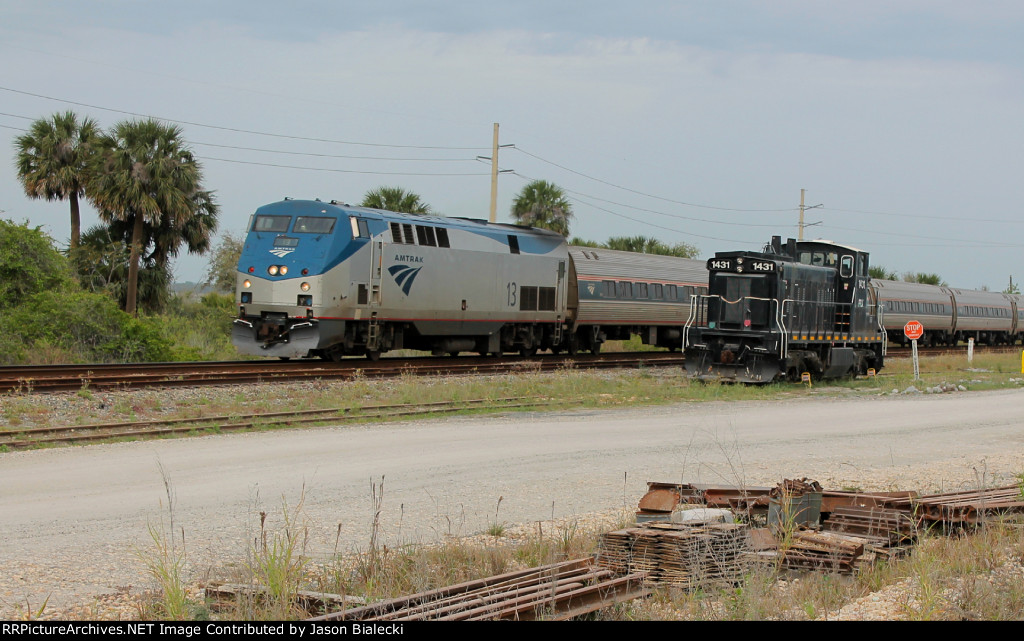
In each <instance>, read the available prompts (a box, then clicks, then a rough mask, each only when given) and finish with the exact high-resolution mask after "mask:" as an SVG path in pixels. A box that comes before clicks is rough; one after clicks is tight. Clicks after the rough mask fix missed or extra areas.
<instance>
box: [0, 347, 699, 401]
mask: <svg viewBox="0 0 1024 641" xmlns="http://www.w3.org/2000/svg"><path fill="white" fill-rule="evenodd" d="M682 364H683V357H682V355H680V354H673V353H666V352H640V353H621V354H601V355H589V354H588V355H578V356H574V357H564V356H554V355H552V356H547V355H545V356H541V357H533V358H522V357H514V358H504V359H498V358H490V357H488V358H475V359H470V358H465V359H460V358H411V359H384V360H381V361H377V362H370V361H362V360H355V359H353V360H347V361H342V362H340V363H327V362H323V361H228V362H216V363H214V362H204V363H134V364H127V365H113V364H93V365H70V366H53V365H40V366H19V367H0V393H3V392H33V393H34V392H60V391H65V392H66V391H75V390H79V389H83V388H85V389H104V390H106V389H125V390H126V389H138V388H143V387H188V386H196V385H238V384H247V383H262V382H289V381H302V380H312V379H323V380H329V379H341V380H346V379H353V378H359V377H365V378H390V377H396V376H401V375H417V376H436V375H444V374H449V375H451V374H493V373H509V372H513V373H514V372H519V371H552V370H558V369H563V368H567V367H569V368H576V369H598V368H616V367H637V366H640V365H643V366H648V367H673V366H681V365H682Z"/></svg>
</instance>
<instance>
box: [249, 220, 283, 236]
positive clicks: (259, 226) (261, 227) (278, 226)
mask: <svg viewBox="0 0 1024 641" xmlns="http://www.w3.org/2000/svg"><path fill="white" fill-rule="evenodd" d="M291 222H292V217H291V216H257V217H256V220H254V221H253V223H252V230H253V231H267V232H277V233H280V234H283V233H284V232H286V231H288V225H289V224H291Z"/></svg>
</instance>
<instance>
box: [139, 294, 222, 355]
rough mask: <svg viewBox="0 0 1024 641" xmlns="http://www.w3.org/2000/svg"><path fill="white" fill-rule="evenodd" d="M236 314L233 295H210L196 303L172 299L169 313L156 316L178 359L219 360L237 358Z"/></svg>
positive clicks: (179, 297) (185, 298) (184, 298)
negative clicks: (233, 337) (233, 336)
mask: <svg viewBox="0 0 1024 641" xmlns="http://www.w3.org/2000/svg"><path fill="white" fill-rule="evenodd" d="M235 312H236V307H235V298H234V295H233V294H218V293H209V294H206V295H205V296H203V297H202V299H201V300H200V301H196V300H195V298H194V297H192V296H189V295H181V294H178V295H176V296H173V297H172V298H171V300H170V303H169V304H168V311H167V313H166V314H162V315H160V316H157V317H154V318H153V321H154V322H156V323H159V326H160V331H161V333H162V335H163V336H164V338H165V339H167V340H168V341H170V342H171V343H172V344H174V345H175V360H182V361H219V360H232V359H237V358H238V351H237V350H236V349H235V347H234V345H232V344H231V320H232V318H233V317H234V315H235Z"/></svg>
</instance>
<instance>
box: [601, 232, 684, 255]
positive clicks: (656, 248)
mask: <svg viewBox="0 0 1024 641" xmlns="http://www.w3.org/2000/svg"><path fill="white" fill-rule="evenodd" d="M605 246H606V247H607V248H608V249H618V250H620V251H627V252H636V253H638V254H661V255H663V256H677V257H679V258H696V257H697V256H699V255H700V250H699V249H697V248H696V247H694V246H693V245H690V244H687V243H676V244H675V245H669V244H667V243H664V242H662V241H660V240H658V239H657V238H650V237H648V236H613V237H612V238H609V239H608V242H607V243H605Z"/></svg>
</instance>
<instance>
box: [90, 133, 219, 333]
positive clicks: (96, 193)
mask: <svg viewBox="0 0 1024 641" xmlns="http://www.w3.org/2000/svg"><path fill="white" fill-rule="evenodd" d="M100 144H101V148H102V149H101V152H100V153H98V154H97V155H96V157H95V158H94V163H93V165H94V169H93V171H92V172H91V178H90V181H89V184H88V194H89V198H90V199H91V200H92V201H93V203H94V204H95V205H96V207H97V209H99V212H100V216H101V217H102V218H103V219H104V220H105V221H107V222H108V223H110V224H111V225H112V226H113V225H114V224H115V223H121V224H125V225H131V230H132V232H131V255H130V257H129V261H128V283H127V287H128V289H127V294H126V296H125V311H126V312H128V313H129V314H134V313H135V310H136V298H137V292H138V281H139V261H140V257H141V256H142V255H143V251H144V250H145V249H146V248H147V247H148V246H149V245H150V243H151V242H153V243H154V249H153V251H152V252H150V254H149V256H148V258H152V259H153V260H154V262H155V263H156V264H157V265H160V266H163V267H166V264H167V260H168V258H169V257H170V256H174V255H177V252H178V248H179V247H180V246H181V244H182V243H187V244H188V245H189V248H190V251H191V250H193V248H195V249H200V248H201V249H200V251H201V250H202V249H205V248H206V247H208V246H209V235H210V234H212V232H213V230H215V229H216V226H217V213H218V208H217V205H216V203H214V201H213V196H212V193H211V192H208V191H204V190H203V189H202V185H201V183H202V171H201V168H200V166H199V163H198V162H197V161H196V159H195V157H194V156H193V155H192V151H191V150H190V149H189V148H188V147H187V146H186V145H185V142H184V141H183V140H182V131H181V128H180V127H177V126H173V125H165V124H163V123H161V122H159V121H157V120H154V119H152V118H150V119H146V120H133V121H124V122H120V123H118V124H117V125H115V126H114V128H113V129H112V130H111V131H110V132H109V133H108V134H106V135H104V136H103V137H102V139H101V142H100Z"/></svg>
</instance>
